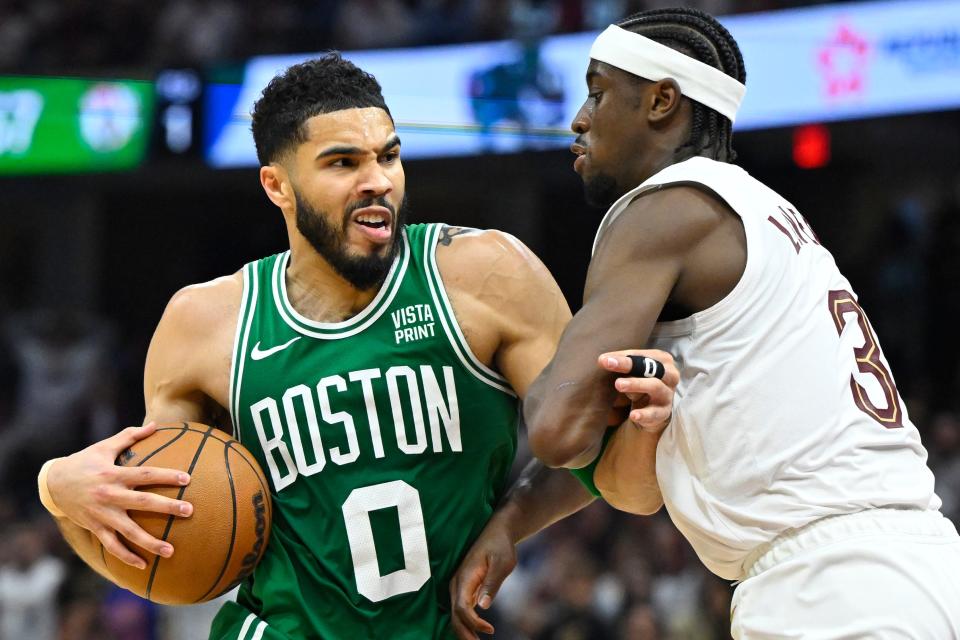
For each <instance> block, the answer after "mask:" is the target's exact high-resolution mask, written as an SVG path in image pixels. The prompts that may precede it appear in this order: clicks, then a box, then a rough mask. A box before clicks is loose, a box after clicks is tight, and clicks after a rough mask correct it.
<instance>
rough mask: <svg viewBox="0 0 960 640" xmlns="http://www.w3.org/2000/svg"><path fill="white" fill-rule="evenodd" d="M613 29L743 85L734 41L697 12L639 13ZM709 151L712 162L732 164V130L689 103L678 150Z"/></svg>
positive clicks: (706, 109) (706, 110) (714, 114)
mask: <svg viewBox="0 0 960 640" xmlns="http://www.w3.org/2000/svg"><path fill="white" fill-rule="evenodd" d="M617 26H619V27H621V28H623V29H626V30H627V31H633V32H634V33H639V34H641V35H644V36H646V37H648V38H650V39H651V40H655V41H657V42H659V43H660V44H663V45H666V46H668V47H670V48H671V49H676V50H677V51H680V52H681V53H684V54H686V55H688V56H690V57H692V58H695V59H696V60H699V61H700V62H703V63H704V64H708V65H710V66H711V67H714V68H717V69H720V70H721V71H723V72H724V73H725V74H727V75H728V76H730V77H732V78H735V79H736V80H738V81H739V82H742V83H743V82H746V79H747V72H746V69H744V66H743V55H742V54H741V53H740V47H738V46H737V41H736V40H734V39H733V36H731V35H730V32H729V31H727V29H726V28H725V27H724V26H723V25H722V24H720V23H719V22H718V21H717V20H716V18H714V17H713V16H711V15H710V14H708V13H704V12H703V11H700V10H699V9H691V8H686V7H677V8H672V9H652V10H650V11H641V12H640V13H635V14H633V15H632V16H629V17H628V18H625V19H624V20H622V21H620V22H619V23H617ZM708 147H713V150H714V151H713V155H714V159H715V160H722V161H725V162H733V161H734V160H736V158H737V154H736V152H735V151H734V150H733V126H732V124H731V122H730V121H729V120H727V119H726V118H725V117H724V116H722V115H720V114H719V113H717V112H716V111H715V110H713V109H711V108H710V107H707V106H705V105H703V104H700V103H699V102H696V101H693V118H692V121H691V127H690V137H689V138H688V139H687V142H686V143H685V144H684V145H683V146H681V147H680V149H678V151H679V150H682V149H690V150H692V151H693V153H694V154H699V153H700V152H701V151H703V150H704V149H706V148H708Z"/></svg>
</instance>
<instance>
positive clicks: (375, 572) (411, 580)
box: [343, 480, 430, 602]
mask: <svg viewBox="0 0 960 640" xmlns="http://www.w3.org/2000/svg"><path fill="white" fill-rule="evenodd" d="M389 507H396V508H397V514H398V515H399V516H400V543H401V545H402V547H403V564H404V567H403V569H399V570H397V571H394V572H392V573H388V574H387V575H385V576H383V575H380V562H379V561H378V560H377V548H376V545H375V544H374V540H373V527H372V525H371V524H370V512H371V511H376V510H377V509H386V508H389ZM343 521H344V524H345V525H346V527H347V538H348V540H349V541H350V555H351V556H352V557H353V571H354V574H355V577H356V579H357V591H358V592H360V595H362V596H364V597H366V598H367V599H369V600H370V601H372V602H380V601H381V600H386V599H387V598H390V597H392V596H395V595H398V594H401V593H411V592H413V591H417V590H418V589H420V587H422V586H423V585H424V583H426V581H427V580H429V579H430V556H429V553H428V552H427V532H426V529H425V528H424V525H423V509H422V508H421V507H420V492H418V491H417V490H416V489H415V488H413V487H411V486H410V485H409V484H407V483H406V482H404V481H402V480H394V481H393V482H383V483H381V484H374V485H370V486H368V487H359V488H357V489H354V490H353V491H351V492H350V495H349V496H348V497H347V499H346V501H345V502H344V503H343Z"/></svg>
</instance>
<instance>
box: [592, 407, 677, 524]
mask: <svg viewBox="0 0 960 640" xmlns="http://www.w3.org/2000/svg"><path fill="white" fill-rule="evenodd" d="M662 435H663V431H658V432H657V433H648V432H646V431H643V430H641V429H638V428H637V427H636V426H635V425H634V424H633V423H631V422H630V421H629V420H628V421H626V422H624V423H623V424H622V425H620V427H619V428H618V429H617V431H616V432H615V433H614V435H613V437H612V438H610V441H609V442H608V443H607V447H606V449H605V450H604V452H603V457H602V458H601V459H600V463H599V464H598V465H597V469H596V471H595V473H594V476H593V479H594V482H595V483H596V486H597V489H598V490H599V491H600V495H601V496H602V497H603V499H604V500H605V501H606V502H607V503H608V504H610V506H612V507H614V508H615V509H619V510H621V511H627V512H629V513H634V514H637V515H650V514H652V513H656V512H657V511H658V510H659V509H660V507H661V506H663V496H662V494H661V493H660V485H659V484H658V482H657V443H658V442H660V437H661V436H662Z"/></svg>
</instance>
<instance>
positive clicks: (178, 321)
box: [161, 271, 243, 334]
mask: <svg viewBox="0 0 960 640" xmlns="http://www.w3.org/2000/svg"><path fill="white" fill-rule="evenodd" d="M242 297H243V274H242V272H239V271H238V272H236V273H233V274H231V275H228V276H221V277H219V278H215V279H213V280H209V281H207V282H199V283H196V284H191V285H187V286H185V287H183V288H182V289H180V290H179V291H177V292H176V293H174V294H173V296H172V297H171V298H170V302H168V303H167V308H166V310H165V311H164V313H163V319H162V321H161V322H163V323H165V324H168V325H173V326H175V327H177V328H178V329H180V330H183V331H186V332H189V333H194V334H196V333H210V332H215V331H217V330H220V329H223V328H227V325H230V326H232V325H233V324H234V323H235V322H236V318H237V314H238V312H239V310H240V303H241V299H242Z"/></svg>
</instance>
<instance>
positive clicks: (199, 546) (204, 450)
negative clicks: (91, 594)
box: [101, 422, 272, 604]
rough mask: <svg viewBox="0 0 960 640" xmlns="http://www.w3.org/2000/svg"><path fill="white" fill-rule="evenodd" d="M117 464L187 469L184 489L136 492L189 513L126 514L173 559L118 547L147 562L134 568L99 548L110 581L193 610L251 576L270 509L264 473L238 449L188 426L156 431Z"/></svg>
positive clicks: (215, 432)
mask: <svg viewBox="0 0 960 640" xmlns="http://www.w3.org/2000/svg"><path fill="white" fill-rule="evenodd" d="M117 464H119V465H123V466H125V467H136V466H140V465H144V464H145V465H148V466H151V467H166V468H169V469H178V470H181V471H186V472H187V473H189V474H190V484H188V485H187V486H185V487H174V486H153V487H145V488H142V490H145V491H152V492H154V493H157V494H159V495H162V496H166V497H170V498H176V499H180V500H185V501H187V502H190V503H192V504H193V514H192V515H191V516H190V517H187V518H184V517H180V516H168V515H165V514H161V513H148V512H144V511H131V512H130V517H131V518H133V520H134V521H136V522H137V524H139V525H140V526H141V527H143V529H144V530H145V531H147V533H149V534H150V535H152V536H154V537H156V538H158V539H161V540H165V541H167V542H169V543H170V544H172V545H173V548H174V553H173V556H172V557H170V558H163V557H160V556H157V555H154V554H152V553H150V552H148V551H146V550H144V549H142V548H140V547H138V546H137V545H135V544H133V543H131V542H129V541H125V542H126V543H127V545H128V546H129V547H130V548H131V549H132V550H133V551H134V552H135V553H137V554H138V555H139V556H140V557H142V558H143V559H144V560H146V562H147V568H146V569H136V568H134V567H131V566H129V565H127V564H124V563H123V562H121V561H120V560H118V559H117V558H116V557H114V556H113V555H111V554H109V553H107V552H106V551H105V550H104V549H102V548H101V553H102V555H103V558H104V560H105V562H106V565H107V570H108V571H109V573H110V576H111V577H112V578H113V581H114V582H116V583H117V584H118V585H120V586H121V587H124V588H125V589H129V590H130V591H132V592H134V593H136V594H137V595H139V596H141V597H143V598H147V599H149V600H152V601H154V602H158V603H161V604H194V603H197V602H204V601H206V600H211V599H213V598H215V597H217V596H219V595H221V594H223V593H225V592H227V591H229V590H230V589H232V588H233V587H235V586H237V585H238V584H239V583H240V582H241V581H242V580H243V579H244V578H246V577H247V576H248V575H249V574H250V572H251V571H253V568H254V567H255V566H256V565H257V562H259V560H260V558H261V557H262V556H263V551H264V549H265V548H266V546H267V541H268V539H269V537H270V522H271V516H272V510H271V505H270V491H269V490H268V488H267V480H266V478H265V477H264V475H263V471H261V470H260V466H259V465H258V464H257V461H256V460H255V459H254V457H253V456H252V455H251V454H250V452H249V451H247V450H246V449H245V448H244V447H243V445H241V444H240V443H239V442H237V441H236V440H234V439H233V438H231V437H230V436H229V435H227V434H226V433H224V432H223V431H220V430H219V429H214V428H213V427H209V426H207V425H203V424H197V423H195V422H184V423H181V424H178V425H160V426H159V427H158V428H157V430H156V432H154V433H153V434H151V435H150V436H149V437H147V438H144V439H143V440H141V441H140V442H137V443H136V444H135V445H133V446H132V447H130V448H129V449H127V450H126V451H124V452H123V453H122V454H121V455H120V457H119V458H118V459H117Z"/></svg>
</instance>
